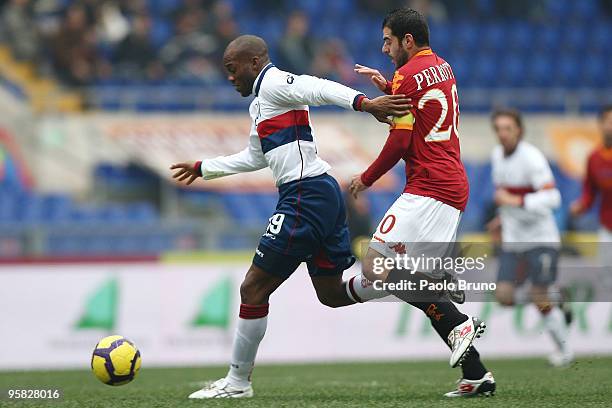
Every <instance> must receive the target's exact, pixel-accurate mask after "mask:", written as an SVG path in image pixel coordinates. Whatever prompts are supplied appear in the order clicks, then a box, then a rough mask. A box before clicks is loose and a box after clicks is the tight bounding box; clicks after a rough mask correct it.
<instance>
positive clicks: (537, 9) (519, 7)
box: [495, 0, 546, 20]
mask: <svg viewBox="0 0 612 408" xmlns="http://www.w3.org/2000/svg"><path fill="white" fill-rule="evenodd" d="M545 11H546V0H495V15H496V17H498V18H503V19H508V18H510V19H514V18H516V19H526V18H528V19H532V20H533V19H539V18H541V17H542V16H543V15H544V14H545Z"/></svg>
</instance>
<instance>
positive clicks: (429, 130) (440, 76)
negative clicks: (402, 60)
mask: <svg viewBox="0 0 612 408" xmlns="http://www.w3.org/2000/svg"><path fill="white" fill-rule="evenodd" d="M387 85H388V86H387V89H388V91H390V92H391V93H393V94H404V95H406V96H407V97H409V98H412V103H413V104H414V106H415V108H414V109H413V112H411V113H410V114H408V115H406V116H404V117H402V118H394V126H393V128H392V129H391V132H390V134H389V138H388V139H387V143H386V144H385V147H384V148H383V151H382V152H381V154H380V156H379V157H378V158H377V159H376V161H375V162H374V163H372V165H371V166H370V168H368V170H366V172H364V173H363V174H362V177H361V180H362V182H363V183H364V184H365V185H368V186H369V185H371V184H372V183H374V182H375V181H376V180H377V179H378V178H379V177H380V176H382V175H383V174H384V173H386V172H387V171H388V170H389V169H390V168H391V167H393V166H394V165H395V164H396V163H397V161H399V159H400V158H402V159H404V161H405V162H406V187H405V188H404V192H405V193H410V194H415V195H420V196H425V197H431V198H433V199H436V200H438V201H441V202H443V203H445V204H448V205H450V206H452V207H455V208H457V209H459V210H461V211H463V210H465V206H466V204H467V200H468V194H469V184H468V180H467V176H466V174H465V169H464V167H463V163H462V162H461V152H460V147H459V137H458V131H457V125H458V121H459V97H458V94H457V82H456V81H455V76H454V74H453V71H452V69H451V67H450V65H449V64H448V63H447V62H446V61H444V60H443V59H442V58H440V57H438V56H437V55H436V54H434V53H433V52H432V51H431V49H425V50H422V51H420V52H418V53H417V54H416V55H414V56H413V57H412V58H410V60H409V61H408V62H407V63H406V64H405V65H403V66H402V67H401V68H400V69H398V70H397V71H396V72H395V75H394V77H393V82H391V83H388V84H387ZM394 160H395V161H394Z"/></svg>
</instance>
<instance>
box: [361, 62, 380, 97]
mask: <svg viewBox="0 0 612 408" xmlns="http://www.w3.org/2000/svg"><path fill="white" fill-rule="evenodd" d="M355 72H356V73H358V74H360V75H365V76H367V77H369V78H370V81H372V83H373V84H374V85H375V86H376V87H377V88H378V89H380V90H381V91H383V92H384V91H385V89H386V88H387V79H386V78H385V77H384V76H383V75H382V74H381V73H380V71H378V70H377V69H374V68H370V67H366V66H365V65H360V64H355Z"/></svg>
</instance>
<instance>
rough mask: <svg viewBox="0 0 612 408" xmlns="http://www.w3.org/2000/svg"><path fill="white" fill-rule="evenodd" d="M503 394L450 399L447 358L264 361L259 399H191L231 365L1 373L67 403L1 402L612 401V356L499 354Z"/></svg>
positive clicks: (258, 374)
mask: <svg viewBox="0 0 612 408" xmlns="http://www.w3.org/2000/svg"><path fill="white" fill-rule="evenodd" d="M488 367H489V369H491V370H492V371H493V373H494V375H495V378H496V380H497V383H498V392H497V395H496V396H495V397H491V398H478V399H475V398H471V399H446V398H444V397H443V396H442V394H443V393H444V392H446V391H449V390H451V389H452V388H453V387H454V381H455V380H456V379H457V375H458V374H459V370H458V369H454V370H453V369H450V368H449V367H448V364H447V363H446V362H445V361H434V362H405V363H376V364H366V363H363V364H361V363H360V364H333V365H294V366H289V365H278V366H257V367H256V369H255V372H254V387H255V398H252V399H250V400H207V401H201V400H193V401H192V400H188V399H187V395H188V394H189V393H191V392H192V391H194V390H196V389H198V388H200V387H201V385H202V382H203V381H204V380H213V379H217V378H220V377H221V376H223V375H224V374H225V372H226V368H225V367H208V368H147V367H146V366H145V367H143V369H142V370H141V372H140V374H139V375H138V377H137V378H136V379H135V380H134V382H132V383H130V384H128V385H125V386H121V387H110V386H107V385H104V384H102V383H100V382H99V381H98V380H97V379H95V378H94V376H93V375H92V374H91V372H88V371H29V372H0V389H3V392H6V389H7V388H8V387H13V388H50V387H59V388H61V389H62V390H63V392H64V396H63V399H62V400H61V401H53V402H42V401H17V402H7V400H6V399H4V400H0V406H1V407H44V406H49V407H111V408H113V407H122V408H124V407H127V408H130V407H201V406H206V407H226V406H228V407H229V406H232V407H233V406H239V407H278V406H286V407H319V406H320V407H326V408H327V407H365V406H376V407H431V406H436V407H439V406H441V407H445V406H448V407H463V406H465V407H468V406H469V407H480V406H486V407H498V406H499V407H510V406H512V407H521V406H524V407H558V406H563V407H564V408H566V407H578V406H580V407H589V406H592V407H595V406H597V407H604V406H612V395H611V390H612V358H611V357H606V358H602V357H592V358H585V357H582V358H580V359H579V360H578V362H577V363H576V364H575V365H574V366H573V367H571V368H567V369H552V368H549V367H548V366H547V364H546V362H545V361H544V360H543V359H522V360H492V361H490V362H488Z"/></svg>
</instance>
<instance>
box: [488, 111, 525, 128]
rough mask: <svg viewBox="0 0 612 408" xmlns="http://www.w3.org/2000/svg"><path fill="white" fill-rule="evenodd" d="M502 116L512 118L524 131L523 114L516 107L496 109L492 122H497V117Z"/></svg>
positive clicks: (492, 115)
mask: <svg viewBox="0 0 612 408" xmlns="http://www.w3.org/2000/svg"><path fill="white" fill-rule="evenodd" d="M500 116H506V117H508V118H512V119H513V120H514V122H515V123H516V125H517V126H518V127H519V129H521V131H523V116H522V115H521V113H520V112H519V111H517V110H516V109H512V108H500V109H496V110H495V111H493V113H492V114H491V122H495V119H497V118H499V117H500Z"/></svg>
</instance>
